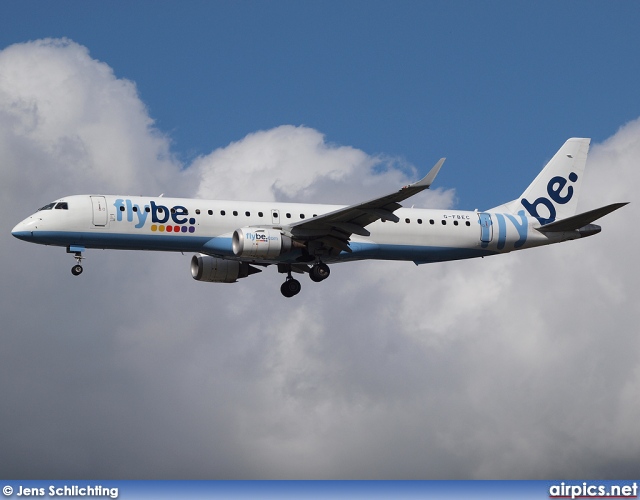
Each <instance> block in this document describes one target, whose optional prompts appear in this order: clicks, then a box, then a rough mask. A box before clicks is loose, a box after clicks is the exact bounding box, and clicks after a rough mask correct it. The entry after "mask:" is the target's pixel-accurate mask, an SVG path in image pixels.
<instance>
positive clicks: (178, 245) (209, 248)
mask: <svg viewBox="0 0 640 500" xmlns="http://www.w3.org/2000/svg"><path fill="white" fill-rule="evenodd" d="M13 235H14V236H15V237H16V238H18V239H21V240H25V241H29V242H31V243H38V244H41V245H53V246H62V247H69V246H71V247H73V246H79V247H84V248H99V249H114V250H156V251H164V252H198V253H205V254H209V255H217V256H220V257H227V258H233V259H235V258H237V257H235V256H234V254H233V251H232V248H231V238H229V237H216V238H210V237H199V236H182V235H175V236H174V235H168V234H161V235H159V234H158V235H142V234H140V235H138V234H117V233H116V234H114V233H109V234H105V233H97V232H96V233H90V232H62V231H34V232H33V233H32V232H28V231H25V232H21V233H13ZM350 247H351V249H352V252H350V253H348V252H341V253H340V254H339V255H336V256H331V257H328V256H327V257H323V261H325V262H329V263H330V262H344V261H352V260H363V259H379V260H407V261H413V262H415V263H416V264H427V263H430V262H444V261H448V260H461V259H471V258H474V257H485V256H489V255H494V254H495V253H496V252H494V251H491V250H486V249H482V248H453V247H437V246H420V245H389V244H384V245H381V244H377V243H365V242H352V243H351V244H350ZM301 255H302V253H301V251H300V250H297V251H294V252H289V253H287V254H285V255H281V256H280V257H279V258H278V259H276V260H272V261H271V262H274V263H275V262H292V263H293V262H297V259H298V257H300V256H301ZM245 260H248V261H252V260H254V259H245ZM265 262H266V261H265Z"/></svg>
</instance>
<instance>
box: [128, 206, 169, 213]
mask: <svg viewBox="0 0 640 500" xmlns="http://www.w3.org/2000/svg"><path fill="white" fill-rule="evenodd" d="M120 211H121V212H124V205H120ZM158 212H160V213H162V209H161V208H158Z"/></svg>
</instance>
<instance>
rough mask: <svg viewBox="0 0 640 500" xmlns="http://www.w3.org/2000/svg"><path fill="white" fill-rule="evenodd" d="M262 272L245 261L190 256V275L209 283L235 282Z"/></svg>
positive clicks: (201, 255) (202, 255)
mask: <svg viewBox="0 0 640 500" xmlns="http://www.w3.org/2000/svg"><path fill="white" fill-rule="evenodd" d="M260 272H262V269H258V268H256V267H253V266H250V265H249V264H247V263H246V262H240V261H237V260H226V259H219V258H217V257H211V256H210V255H204V254H198V255H194V256H193V257H191V276H193V279H194V280H197V281H208V282H210V283H235V282H236V281H237V280H239V279H240V278H246V277H247V276H249V275H251V274H255V273H260Z"/></svg>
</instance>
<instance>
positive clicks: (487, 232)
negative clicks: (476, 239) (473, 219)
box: [478, 213, 493, 243]
mask: <svg viewBox="0 0 640 500" xmlns="http://www.w3.org/2000/svg"><path fill="white" fill-rule="evenodd" d="M478 217H479V218H480V241H481V242H482V243H490V242H491V240H492V239H493V223H492V222H491V214H488V213H479V214H478Z"/></svg>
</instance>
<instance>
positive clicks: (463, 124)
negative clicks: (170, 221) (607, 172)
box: [0, 1, 640, 208]
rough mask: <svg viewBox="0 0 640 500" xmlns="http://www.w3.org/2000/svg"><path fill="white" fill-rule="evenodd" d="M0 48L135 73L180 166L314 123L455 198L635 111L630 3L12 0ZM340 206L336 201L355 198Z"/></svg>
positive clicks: (498, 198)
mask: <svg viewBox="0 0 640 500" xmlns="http://www.w3.org/2000/svg"><path fill="white" fill-rule="evenodd" d="M0 9H1V10H2V16H1V20H0V46H2V47H6V46H7V45H10V44H12V43H16V42H24V41H28V40H33V39H38V38H44V37H67V38H70V39H72V40H74V41H75V42H77V43H79V44H81V45H84V46H86V47H87V48H88V49H89V51H90V54H91V56H92V57H93V58H95V59H98V60H100V61H103V62H106V63H107V64H108V65H109V66H111V67H112V68H113V70H114V72H115V74H116V76H117V77H118V78H126V79H129V80H131V81H133V82H135V84H136V85H137V88H138V91H139V95H140V98H141V99H142V101H143V102H144V103H145V104H146V105H147V106H148V108H149V113H150V116H151V117H152V118H153V119H154V120H155V121H156V126H157V128H158V129H159V130H160V131H161V132H163V133H166V134H168V135H169V136H170V137H171V139H172V141H173V144H172V149H173V152H174V153H175V154H176V155H178V157H180V158H181V159H182V160H183V161H184V162H185V164H187V165H188V164H189V162H190V161H191V160H192V159H193V158H194V157H196V156H198V155H204V154H208V153H209V152H211V151H212V150H214V149H216V148H218V147H222V146H226V145H227V144H229V143H230V142H232V141H237V140H240V139H241V138H243V137H244V136H245V135H246V134H248V133H250V132H254V131H257V130H264V129H270V128H273V127H276V126H278V125H283V124H292V125H306V126H308V127H312V128H314V129H317V130H318V131H320V132H321V133H323V134H325V135H326V138H327V140H328V141H329V142H332V143H336V144H341V145H349V146H354V147H356V148H360V149H362V150H364V151H365V152H367V153H368V154H378V153H381V154H385V155H391V156H394V157H400V158H403V159H404V160H406V161H407V162H409V163H410V164H413V165H414V166H416V167H417V168H418V169H419V171H420V173H425V172H426V171H427V170H428V168H429V167H430V166H431V165H432V164H433V163H435V161H436V160H437V159H438V158H439V157H441V156H446V157H447V158H448V163H447V165H446V167H445V169H444V170H443V172H442V173H441V175H440V177H439V179H438V182H439V185H441V186H443V187H447V188H456V190H457V193H458V206H459V207H460V208H476V207H478V208H488V207H490V206H494V205H496V204H499V203H501V202H503V201H507V199H511V198H514V197H515V196H517V195H518V194H520V192H521V191H522V190H523V189H524V187H526V185H527V184H528V182H529V180H531V179H532V177H533V176H534V175H535V173H537V171H538V169H539V167H540V166H541V165H542V164H543V163H544V161H545V160H547V159H548V158H549V157H550V156H551V155H553V153H554V152H555V151H556V150H557V148H558V147H559V146H560V145H561V144H562V143H563V142H564V140H565V139H566V138H568V137H570V136H586V137H592V138H593V139H594V141H596V142H598V141H602V140H604V139H605V138H607V137H609V136H610V135H612V134H613V133H615V131H616V130H617V129H618V128H619V127H620V126H621V125H623V124H624V123H626V122H628V121H630V120H632V119H634V118H636V117H637V116H639V115H640V102H639V100H638V99H637V88H638V85H637V82H638V74H639V70H640V68H639V66H640V62H639V61H638V59H637V58H636V57H633V56H632V54H633V53H634V50H635V48H636V47H639V46H640V32H639V30H638V29H637V25H638V20H639V19H640V16H639V14H640V6H638V4H637V3H635V2H572V1H569V2H521V1H516V2H495V1H494V2H471V1H462V2H460V1H457V2H444V1H443V2H417V1H400V2H377V1H373V2H338V1H327V2H304V1H303V2H297V1H296V2H284V1H282V2H259V1H255V2H253V1H252V2H245V1H241V2H201V1H187V2H167V1H146V2H145V1H141V2H92V3H86V2H75V1H68V2H62V3H53V2H48V3H41V2H30V1H27V2H23V1H21V2H4V3H3V5H2V6H1V7H0ZM348 202H349V200H345V203H348Z"/></svg>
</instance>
